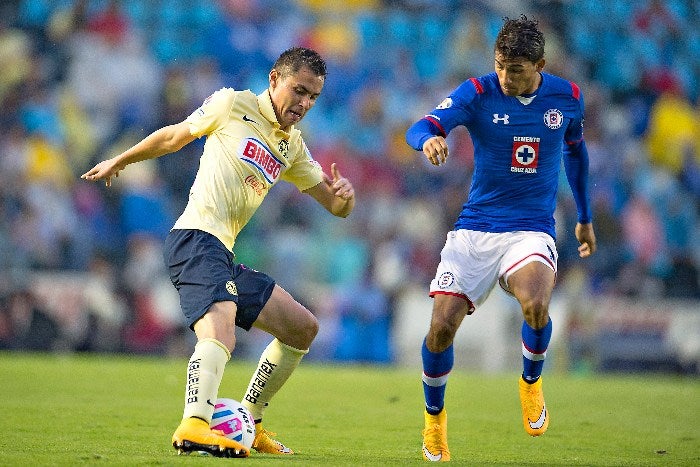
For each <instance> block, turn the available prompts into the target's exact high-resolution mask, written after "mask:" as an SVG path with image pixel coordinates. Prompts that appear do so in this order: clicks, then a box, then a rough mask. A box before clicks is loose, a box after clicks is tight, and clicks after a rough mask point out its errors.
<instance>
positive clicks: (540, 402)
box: [519, 377, 549, 436]
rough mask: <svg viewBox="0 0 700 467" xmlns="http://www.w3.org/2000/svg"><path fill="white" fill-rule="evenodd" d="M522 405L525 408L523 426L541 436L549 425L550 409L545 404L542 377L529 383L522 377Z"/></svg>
mask: <svg viewBox="0 0 700 467" xmlns="http://www.w3.org/2000/svg"><path fill="white" fill-rule="evenodd" d="M519 384H520V405H521V406H522V408H523V426H524V427H525V431H526V432H527V434H529V435H530V436H539V435H541V434H543V433H544V432H545V431H547V427H548V426H549V411H548V410H547V407H546V406H545V405H544V394H543V393H542V378H540V379H538V380H537V381H536V382H534V383H532V384H528V383H526V382H525V380H524V379H523V378H522V377H521V378H520V383H519Z"/></svg>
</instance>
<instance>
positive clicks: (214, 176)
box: [173, 88, 323, 251]
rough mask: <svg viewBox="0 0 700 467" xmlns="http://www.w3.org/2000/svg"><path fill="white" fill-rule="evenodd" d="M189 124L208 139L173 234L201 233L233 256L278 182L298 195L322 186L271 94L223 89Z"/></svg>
mask: <svg viewBox="0 0 700 467" xmlns="http://www.w3.org/2000/svg"><path fill="white" fill-rule="evenodd" d="M186 122H188V123H189V125H190V133H191V134H192V135H193V136H196V137H198V138H199V137H201V136H205V135H206V137H207V139H206V142H205V144H204V152H203V153H202V157H201V159H200V161H199V170H198V171H197V176H196V177H195V180H194V183H193V184H192V188H191V189H190V195H189V200H188V202H187V206H186V207H185V210H184V211H183V213H182V214H181V215H180V217H179V218H178V219H177V221H176V222H175V225H174V226H173V229H198V230H203V231H205V232H208V233H210V234H212V235H214V236H215V237H217V238H218V239H219V240H220V241H221V242H222V243H223V244H224V245H225V246H226V248H228V249H229V250H231V251H233V245H234V243H235V240H236V236H237V235H238V234H239V232H240V231H241V230H242V229H243V227H244V226H245V225H246V224H247V223H248V221H249V220H250V218H251V217H252V216H253V214H254V213H255V211H256V210H257V209H258V207H259V206H260V203H262V201H263V199H264V198H265V196H266V195H267V193H268V191H269V190H270V188H272V186H273V185H275V184H276V183H277V182H278V181H279V180H285V181H287V182H289V183H292V184H294V185H295V186H296V187H297V188H298V189H299V190H300V191H304V190H307V189H309V188H311V187H313V186H316V185H317V184H319V183H320V182H321V181H323V171H322V169H321V166H320V165H319V164H318V163H317V162H316V161H314V160H313V158H312V157H311V154H310V153H309V150H308V149H307V147H306V144H305V143H304V140H303V139H302V137H301V132H300V131H299V130H297V129H295V128H294V126H292V127H291V128H289V131H283V130H282V129H281V128H280V125H279V123H278V122H277V117H276V115H275V111H274V109H273V107H272V101H271V99H270V94H269V92H268V91H265V92H263V93H262V94H259V95H257V96H256V95H255V94H254V93H253V92H251V91H248V90H245V91H236V90H234V89H231V88H223V89H220V90H219V91H217V92H215V93H214V94H212V95H211V96H209V97H208V98H207V99H206V100H205V101H204V103H203V104H202V106H201V107H199V108H198V109H197V110H195V111H194V112H193V113H192V114H191V115H190V116H189V117H187V119H186Z"/></svg>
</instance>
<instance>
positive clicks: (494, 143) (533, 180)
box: [406, 73, 591, 237]
mask: <svg viewBox="0 0 700 467" xmlns="http://www.w3.org/2000/svg"><path fill="white" fill-rule="evenodd" d="M541 75H542V83H541V85H540V87H539V88H538V89H537V91H536V92H535V93H534V94H533V95H532V96H529V97H528V96H518V97H511V96H507V95H505V94H503V92H502V90H501V87H500V85H499V83H498V77H497V76H496V73H490V74H488V75H485V76H482V77H480V78H471V79H469V80H467V81H465V82H464V83H462V84H461V85H460V86H459V87H458V88H457V89H456V90H455V91H453V92H452V94H450V96H449V97H448V98H447V99H445V100H444V101H443V102H442V103H441V104H440V105H438V106H437V108H435V109H434V110H433V111H432V113H430V114H429V115H426V116H425V117H424V118H423V119H421V120H419V121H418V122H416V123H415V124H414V125H413V126H412V127H411V128H409V130H408V131H407V133H406V140H407V142H408V143H409V144H410V145H411V146H412V147H413V148H414V149H416V150H419V151H421V150H422V149H423V143H424V142H425V141H426V140H427V139H429V138H431V137H433V136H436V135H441V136H447V134H448V133H449V132H450V131H451V130H452V129H453V128H455V127H456V126H458V125H463V126H465V127H466V128H467V129H468V130H469V134H470V136H471V138H472V141H473V144H474V173H473V177H472V183H471V188H470V190H469V197H468V200H467V202H466V203H465V204H464V206H463V208H462V212H461V213H460V215H459V218H458V219H457V222H456V223H455V229H470V230H478V231H483V232H511V231H518V230H527V231H538V232H545V233H547V234H549V235H551V236H552V237H554V209H555V203H556V194H557V186H558V179H559V170H560V165H561V159H562V154H565V156H566V159H569V160H566V159H565V167H566V170H567V176H568V178H569V184H570V185H571V187H572V191H573V192H574V198H575V199H576V205H577V209H578V214H579V222H583V223H586V222H590V220H591V219H590V217H591V215H590V207H589V203H588V196H587V192H586V191H587V190H586V184H587V174H588V157H587V151H586V147H585V143H584V142H583V109H584V104H583V95H582V94H581V91H580V89H579V88H578V86H576V84H574V83H572V82H570V81H566V80H564V79H562V78H559V77H557V76H554V75H551V74H548V73H542V74H541Z"/></svg>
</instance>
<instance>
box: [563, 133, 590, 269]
mask: <svg viewBox="0 0 700 467" xmlns="http://www.w3.org/2000/svg"><path fill="white" fill-rule="evenodd" d="M582 126H583V121H582V120H574V121H573V122H572V127H573V131H567V137H565V138H564V170H565V171H566V178H567V180H568V182H569V186H570V187H571V192H572V193H573V195H574V200H575V201H576V213H577V216H578V223H577V224H576V229H575V231H574V233H575V235H576V240H578V242H579V244H580V245H579V247H578V252H579V256H580V257H581V258H586V257H588V256H590V255H592V254H593V253H594V252H595V250H596V238H595V232H594V231H593V215H592V213H591V202H590V197H589V195H588V149H587V148H586V142H585V141H584V139H583V133H582Z"/></svg>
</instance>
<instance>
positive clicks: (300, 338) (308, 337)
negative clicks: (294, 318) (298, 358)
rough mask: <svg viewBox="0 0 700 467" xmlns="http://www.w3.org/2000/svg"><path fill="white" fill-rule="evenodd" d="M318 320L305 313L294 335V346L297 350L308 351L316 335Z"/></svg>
mask: <svg viewBox="0 0 700 467" xmlns="http://www.w3.org/2000/svg"><path fill="white" fill-rule="evenodd" d="M318 329H319V324H318V319H316V317H315V316H314V315H313V314H312V313H311V312H309V313H307V314H306V316H305V317H304V319H303V320H302V321H301V322H299V324H298V326H297V329H296V332H295V333H294V341H295V343H294V345H293V347H296V348H298V349H301V350H303V349H308V348H309V347H310V346H311V343H312V342H313V341H314V339H315V338H316V335H317V334H318Z"/></svg>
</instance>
